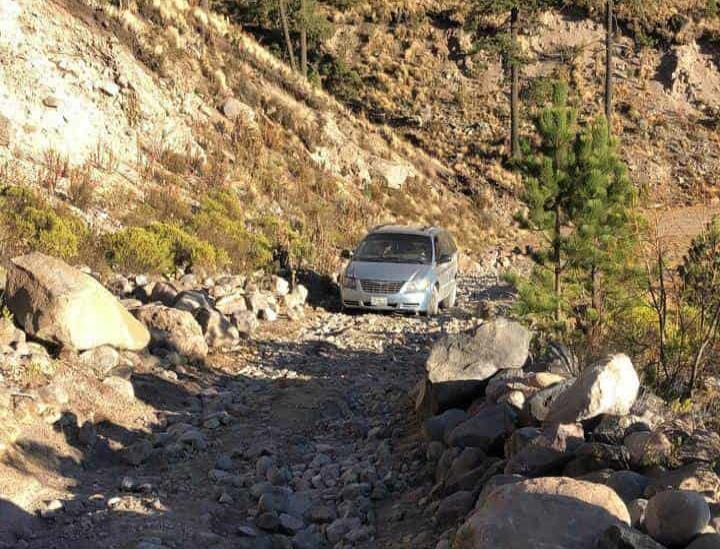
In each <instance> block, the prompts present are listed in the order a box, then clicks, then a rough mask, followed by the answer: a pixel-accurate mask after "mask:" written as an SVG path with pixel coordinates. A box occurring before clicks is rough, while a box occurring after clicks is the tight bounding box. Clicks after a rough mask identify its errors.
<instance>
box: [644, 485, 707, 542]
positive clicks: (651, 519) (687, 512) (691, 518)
mask: <svg viewBox="0 0 720 549" xmlns="http://www.w3.org/2000/svg"><path fill="white" fill-rule="evenodd" d="M708 522H710V507H709V506H708V504H707V502H706V501H705V498H704V497H703V496H702V495H701V494H699V493H697V492H688V491H683V490H667V491H665V492H660V493H659V494H657V495H655V496H653V497H652V498H650V501H648V505H647V509H646V510H645V528H646V529H647V532H648V534H650V535H651V536H652V537H653V538H655V539H656V540H657V541H659V542H660V543H663V544H665V545H672V546H675V545H678V546H680V547H684V546H685V545H687V544H688V543H690V541H692V539H693V538H694V537H695V536H697V535H698V534H699V533H701V532H702V531H703V529H704V528H705V526H707V524H708Z"/></svg>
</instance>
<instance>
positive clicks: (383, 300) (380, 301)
mask: <svg viewBox="0 0 720 549" xmlns="http://www.w3.org/2000/svg"><path fill="white" fill-rule="evenodd" d="M387 304H388V300H387V297H371V298H370V305H372V306H373V307H387Z"/></svg>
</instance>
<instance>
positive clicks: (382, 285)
mask: <svg viewBox="0 0 720 549" xmlns="http://www.w3.org/2000/svg"><path fill="white" fill-rule="evenodd" d="M403 284H405V282H403V281H402V280H367V279H361V280H360V286H362V289H363V291H364V292H367V293H369V294H396V293H398V292H399V291H400V288H402V287H403Z"/></svg>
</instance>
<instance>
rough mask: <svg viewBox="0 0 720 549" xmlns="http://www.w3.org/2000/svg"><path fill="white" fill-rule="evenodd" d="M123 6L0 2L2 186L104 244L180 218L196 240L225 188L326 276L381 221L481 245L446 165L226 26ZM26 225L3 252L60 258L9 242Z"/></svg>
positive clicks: (8, 232)
mask: <svg viewBox="0 0 720 549" xmlns="http://www.w3.org/2000/svg"><path fill="white" fill-rule="evenodd" d="M121 4H122V7H117V6H116V5H114V3H112V2H106V1H100V0H87V1H85V0H67V1H53V2H45V1H41V0H22V1H20V0H10V1H8V2H3V3H2V6H0V51H2V56H3V59H4V60H5V61H4V63H3V64H2V66H1V67H0V71H1V74H2V83H1V84H0V173H1V174H2V177H1V179H2V185H4V186H9V187H13V188H16V187H21V188H23V187H32V188H36V189H39V190H40V191H42V194H43V196H44V197H46V198H47V199H48V200H49V206H48V207H50V208H54V209H55V210H56V212H57V211H58V210H61V211H62V212H64V213H67V212H69V214H71V215H73V216H78V217H80V218H81V219H82V220H83V221H84V222H85V223H87V224H89V226H90V227H91V229H92V231H95V232H97V233H107V232H112V231H116V230H117V229H119V228H121V227H127V226H133V225H142V226H144V225H147V224H148V223H149V222H151V221H155V222H161V223H167V222H173V223H177V222H178V220H179V222H180V224H181V225H183V227H182V228H183V230H186V231H187V232H189V233H192V234H193V236H194V235H195V234H194V232H193V231H195V232H197V227H196V226H195V227H194V228H190V224H191V223H189V222H188V220H189V219H190V215H191V212H192V211H193V209H197V207H198V205H200V204H201V202H202V200H203V198H204V197H207V196H212V195H213V193H214V192H216V191H218V190H219V189H222V190H226V189H230V190H231V192H232V193H233V194H234V195H235V199H236V200H237V201H239V204H238V205H237V206H236V208H235V209H236V210H237V209H239V210H241V211H242V214H241V217H242V219H241V220H240V221H241V226H243V225H244V228H245V230H247V231H249V234H251V235H254V236H258V235H261V236H262V237H263V238H266V239H267V240H269V241H270V247H271V248H275V249H277V248H282V247H283V246H284V247H285V248H287V247H289V246H288V245H287V241H288V240H293V241H294V242H296V241H300V240H301V241H302V242H297V246H296V248H297V249H298V250H300V251H298V252H297V255H300V256H302V259H304V260H307V262H308V263H310V264H312V265H313V266H317V267H319V268H320V269H321V270H326V271H327V270H331V269H332V267H333V266H334V265H333V263H334V261H335V257H336V255H337V251H338V250H339V248H340V247H342V246H343V245H349V244H350V243H352V242H353V239H355V238H357V236H358V235H359V234H360V233H361V232H362V231H363V230H365V229H366V228H367V227H368V226H369V225H372V224H374V223H377V222H381V221H390V220H403V221H407V222H414V223H427V224H430V223H439V222H441V221H442V222H443V223H444V224H446V225H450V226H451V228H452V229H454V230H455V232H456V233H457V235H458V237H459V239H460V240H461V242H462V243H463V244H464V245H465V246H467V247H468V248H469V249H478V248H479V247H480V246H481V245H482V243H483V242H485V241H486V239H487V235H484V234H482V231H479V230H478V227H482V226H483V225H485V224H486V223H485V222H484V220H483V218H482V212H481V211H480V210H479V209H478V208H475V207H474V206H473V205H472V203H471V202H470V201H469V200H467V199H466V198H465V197H463V196H461V195H459V194H456V193H453V192H452V191H450V190H448V188H447V187H446V186H445V185H444V184H443V181H444V180H446V179H447V178H448V174H449V170H448V168H446V167H445V166H444V165H443V163H442V162H441V161H438V160H434V159H431V158H430V157H429V156H427V155H426V154H425V153H423V152H422V151H421V150H419V149H417V148H415V147H413V146H411V145H409V144H408V143H406V142H405V141H403V140H402V139H401V138H400V137H398V136H397V135H396V134H395V133H394V132H392V131H391V130H387V129H376V128H375V127H374V126H373V125H371V124H369V123H368V122H365V121H363V120H361V119H358V118H357V117H356V116H354V115H353V114H351V113H350V112H348V111H347V110H346V109H345V108H344V107H343V106H341V105H340V104H339V103H337V102H336V101H335V100H334V99H333V98H331V97H330V96H328V95H326V94H325V93H323V92H322V91H321V90H320V89H318V88H317V87H313V86H310V85H308V84H307V83H306V82H304V81H303V80H302V79H300V78H298V77H297V76H296V75H294V74H292V73H291V72H290V71H289V69H288V68H287V67H286V66H284V65H283V64H282V63H280V62H279V61H278V60H276V59H275V58H274V57H273V56H271V55H270V54H269V53H268V52H267V51H266V50H264V49H263V48H262V47H260V46H258V44H257V43H256V42H255V41H254V40H253V39H252V38H251V37H250V36H249V35H247V34H245V33H243V32H242V31H241V30H240V29H239V28H238V27H236V26H233V25H232V24H231V23H229V22H228V21H227V20H226V19H225V18H223V17H221V16H219V15H217V14H215V13H212V12H209V11H206V10H203V9H202V8H201V7H199V6H198V5H196V3H194V2H193V3H188V2H186V1H185V0H154V1H151V0H141V1H138V2H131V3H129V5H126V3H125V2H123V3H121ZM6 191H7V189H6ZM7 209H13V210H18V209H19V208H18V207H17V206H14V207H13V206H8V207H7ZM36 209H37V208H36ZM447 209H452V210H453V211H456V212H458V214H459V215H457V216H453V217H452V218H448V217H447V216H444V215H443V214H444V212H445V211H446V210H447ZM48 215H50V214H48ZM232 218H233V219H232V220H233V221H238V220H237V219H236V218H237V215H233V216H232ZM4 221H5V220H4ZM21 221H22V220H21ZM19 225H21V223H20V222H18V221H17V220H15V221H13V222H12V223H10V222H8V223H4V227H3V229H4V233H5V234H4V235H3V234H2V233H0V236H3V238H2V240H3V247H4V249H5V253H6V254H11V253H13V252H19V251H25V250H26V249H28V248H38V247H39V248H41V249H43V246H44V249H43V251H53V250H51V249H48V248H50V246H48V245H47V242H46V240H48V238H45V237H43V236H42V234H41V233H42V232H43V230H45V229H44V227H38V225H39V224H36V225H35V227H36V230H35V231H34V232H33V231H30V232H31V233H33V234H31V235H30V236H28V237H27V238H25V239H24V240H25V241H24V242H22V243H18V242H17V240H18V239H17V238H15V239H14V240H13V238H12V236H13V235H17V234H18V228H17V227H18V226H19ZM72 232H77V231H72ZM38 235H39V236H38ZM201 238H202V235H201ZM248 238H250V237H248ZM90 240H99V239H97V238H94V239H90ZM283 242H285V244H283ZM18 244H20V245H18ZM212 244H213V245H215V246H217V247H220V248H222V247H223V245H221V244H218V243H217V242H212ZM251 244H252V245H255V244H257V245H258V246H264V245H265V244H264V242H260V243H253V241H252V239H251ZM225 247H226V248H227V246H225ZM10 248H20V249H10ZM308 249H310V250H312V253H311V252H308V251H307V250H308ZM97 251H98V250H96V252H97ZM99 251H100V252H101V254H100V255H104V253H105V251H106V250H99ZM286 251H287V250H286ZM71 255H73V254H71ZM75 255H76V256H77V257H75V258H73V259H74V260H75V261H76V262H77V261H85V262H90V261H91V259H92V257H90V258H88V257H87V254H86V255H85V256H83V257H80V256H82V253H78V254H75ZM95 255H96V256H97V255H98V254H97V253H96V254H95Z"/></svg>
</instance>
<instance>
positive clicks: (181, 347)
mask: <svg viewBox="0 0 720 549" xmlns="http://www.w3.org/2000/svg"><path fill="white" fill-rule="evenodd" d="M133 312H134V313H135V315H136V316H137V318H138V319H139V320H140V321H141V322H142V323H143V324H145V325H146V326H147V327H148V328H149V330H150V335H151V347H152V348H153V349H157V348H162V349H167V350H170V351H177V352H178V353H180V354H182V355H185V356H187V357H188V358H191V359H203V358H205V357H206V356H207V353H208V346H207V343H206V342H205V336H204V335H203V333H202V329H201V328H200V325H199V324H198V323H197V321H196V320H195V319H194V318H193V316H192V315H191V314H190V313H188V312H187V311H181V310H179V309H174V308H170V307H165V306H164V305H145V306H143V307H140V308H139V309H135V311H133Z"/></svg>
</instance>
